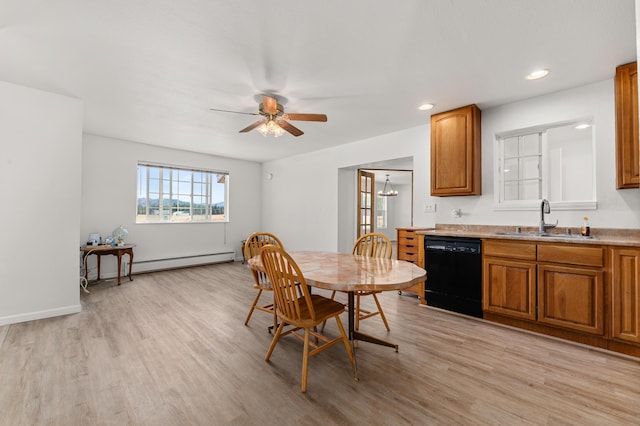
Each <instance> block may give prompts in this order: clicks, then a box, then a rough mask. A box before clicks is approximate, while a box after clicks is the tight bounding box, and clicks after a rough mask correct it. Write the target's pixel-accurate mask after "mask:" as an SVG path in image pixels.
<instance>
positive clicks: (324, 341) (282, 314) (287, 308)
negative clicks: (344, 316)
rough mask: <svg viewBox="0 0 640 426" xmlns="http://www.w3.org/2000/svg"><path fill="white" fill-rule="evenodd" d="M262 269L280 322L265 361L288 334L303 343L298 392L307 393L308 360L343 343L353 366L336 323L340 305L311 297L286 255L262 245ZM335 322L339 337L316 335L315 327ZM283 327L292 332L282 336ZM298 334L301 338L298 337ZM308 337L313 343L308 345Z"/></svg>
mask: <svg viewBox="0 0 640 426" xmlns="http://www.w3.org/2000/svg"><path fill="white" fill-rule="evenodd" d="M260 258H261V260H262V265H263V267H264V269H265V271H266V274H267V276H268V277H269V280H270V281H271V283H272V288H273V295H274V301H275V305H276V314H277V316H278V318H279V320H280V325H279V326H278V328H277V330H276V332H275V334H274V336H273V340H272V341H271V345H270V346H269V350H268V351H267V355H266V357H265V361H267V362H268V361H269V359H270V358H271V354H272V353H273V350H274V349H275V347H276V345H277V344H278V341H279V340H280V338H281V337H283V336H286V335H288V334H291V335H293V336H295V337H296V338H298V339H299V340H302V341H303V342H304V347H303V352H302V382H301V385H300V386H301V389H302V392H306V390H307V372H308V369H309V357H311V356H313V355H317V354H318V353H320V352H322V351H324V350H325V349H328V348H330V347H331V346H333V345H335V344H337V343H340V342H342V343H344V347H345V349H346V350H347V355H348V356H349V360H350V361H351V365H352V366H354V365H355V358H354V356H353V352H352V350H351V345H350V344H349V339H348V338H347V334H346V332H345V330H344V327H343V326H342V322H341V321H340V314H341V313H342V312H344V305H343V304H342V303H339V302H337V301H335V300H331V299H329V298H327V297H324V296H320V295H317V294H311V292H310V291H309V288H308V287H307V283H306V281H305V279H304V276H303V275H302V272H301V271H300V268H299V267H298V265H297V264H296V263H295V261H294V260H293V259H292V258H291V256H289V254H288V253H287V252H285V251H284V249H282V248H281V247H277V246H273V245H266V246H264V247H262V249H261V251H260ZM299 291H301V292H302V296H299ZM331 318H335V320H336V323H337V325H338V330H340V336H339V337H336V338H334V339H330V338H328V337H327V336H325V335H324V334H321V333H318V332H317V326H318V324H320V323H322V322H324V321H327V320H329V319H331ZM285 325H291V326H292V327H293V328H291V329H288V330H287V331H285V332H283V329H284V326H285ZM300 330H303V331H304V334H300V332H299V331H300ZM310 336H313V337H314V341H310Z"/></svg>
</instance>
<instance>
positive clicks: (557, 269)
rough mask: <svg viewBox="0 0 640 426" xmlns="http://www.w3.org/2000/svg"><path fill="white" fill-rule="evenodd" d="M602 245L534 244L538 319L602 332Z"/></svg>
mask: <svg viewBox="0 0 640 426" xmlns="http://www.w3.org/2000/svg"><path fill="white" fill-rule="evenodd" d="M603 267H604V249H603V248H602V247H585V246H579V245H549V244H540V245H538V321H540V322H542V323H545V324H549V325H553V326H559V327H564V328H569V329H573V330H577V331H581V332H585V333H591V334H596V335H603V334H604V272H603V269H602V268H603Z"/></svg>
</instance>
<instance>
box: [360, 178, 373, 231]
mask: <svg viewBox="0 0 640 426" xmlns="http://www.w3.org/2000/svg"><path fill="white" fill-rule="evenodd" d="M375 177H376V175H375V173H369V172H365V171H364V170H360V169H358V235H357V237H358V238H359V237H360V236H361V235H364V234H367V233H369V232H373V231H374V224H375V222H374V217H375V185H376V182H375Z"/></svg>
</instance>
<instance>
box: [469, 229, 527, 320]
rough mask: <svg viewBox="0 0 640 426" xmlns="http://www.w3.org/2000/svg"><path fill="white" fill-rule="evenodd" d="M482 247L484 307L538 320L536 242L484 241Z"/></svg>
mask: <svg viewBox="0 0 640 426" xmlns="http://www.w3.org/2000/svg"><path fill="white" fill-rule="evenodd" d="M482 250H483V253H484V256H483V267H482V273H483V278H482V282H483V283H484V284H483V287H484V289H483V292H482V294H483V297H482V308H483V310H484V311H485V312H493V313H496V314H500V315H506V316H510V317H515V318H522V319H528V320H535V319H536V245H535V243H530V242H512V241H503V240H484V242H483V247H482Z"/></svg>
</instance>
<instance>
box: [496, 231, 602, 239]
mask: <svg viewBox="0 0 640 426" xmlns="http://www.w3.org/2000/svg"><path fill="white" fill-rule="evenodd" d="M495 234H496V235H508V236H511V237H529V238H530V237H549V238H567V239H573V240H588V239H592V238H593V237H592V236H589V237H584V236H582V235H577V234H552V233H549V232H496V233H495Z"/></svg>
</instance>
